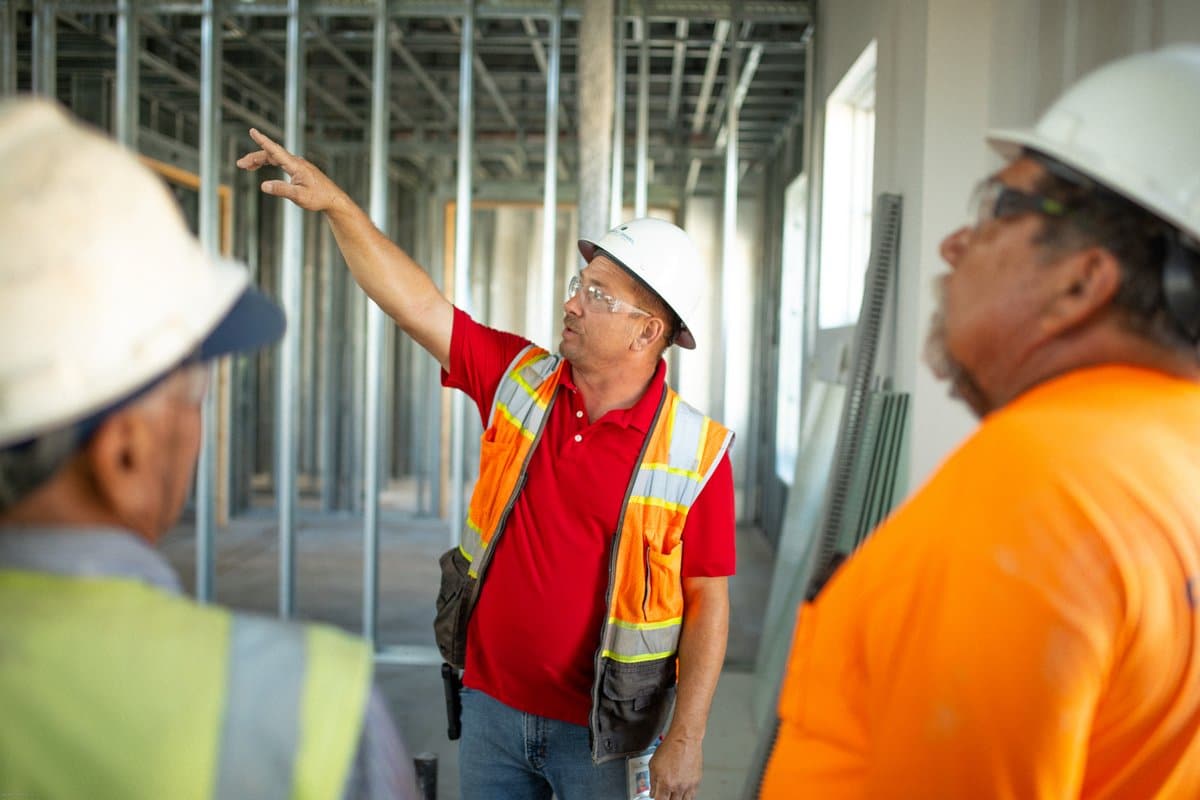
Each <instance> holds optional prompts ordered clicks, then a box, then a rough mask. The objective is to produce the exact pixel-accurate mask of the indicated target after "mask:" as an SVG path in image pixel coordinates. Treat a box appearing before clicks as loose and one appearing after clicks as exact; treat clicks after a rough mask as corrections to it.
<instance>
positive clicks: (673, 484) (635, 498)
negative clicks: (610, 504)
mask: <svg viewBox="0 0 1200 800" xmlns="http://www.w3.org/2000/svg"><path fill="white" fill-rule="evenodd" d="M692 476H695V477H692ZM700 488H701V486H700V476H699V474H698V473H694V472H692V473H687V472H684V471H683V470H674V469H672V468H671V467H670V465H668V464H654V465H651V466H647V465H645V464H643V465H642V466H641V468H640V469H638V474H637V477H636V478H634V480H633V493H632V494H631V495H630V497H629V502H631V503H633V502H642V498H658V499H660V500H664V501H666V502H667V503H669V504H671V505H672V506H677V507H679V510H680V511H687V510H688V509H689V508H691V505H692V503H694V502H696V497H697V496H699V494H700Z"/></svg>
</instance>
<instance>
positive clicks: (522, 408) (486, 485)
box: [434, 345, 733, 763]
mask: <svg viewBox="0 0 1200 800" xmlns="http://www.w3.org/2000/svg"><path fill="white" fill-rule="evenodd" d="M564 363H565V362H564V360H563V358H562V357H561V356H558V355H551V354H549V353H548V352H547V351H545V350H543V349H541V348H538V347H536V346H534V345H528V346H526V347H525V349H523V350H522V351H521V352H520V353H518V354H517V357H516V358H515V359H513V361H512V363H510V364H509V366H508V368H507V369H506V370H505V374H504V377H503V378H502V379H501V381H500V385H499V386H498V387H497V389H496V395H495V398H494V399H493V401H492V410H491V414H490V416H489V418H488V429H487V431H486V432H485V433H484V436H483V445H482V450H481V453H480V457H479V480H478V481H477V483H476V484H475V491H474V493H473V494H472V496H471V504H470V508H469V511H468V515H467V521H466V525H465V527H464V530H463V534H462V544H460V545H459V546H458V547H456V548H452V549H451V550H449V551H447V552H446V553H445V554H444V555H443V556H442V559H441V562H442V591H441V593H440V594H439V596H438V618H437V621H436V622H435V623H434V628H435V631H436V633H437V639H438V646H439V648H441V651H442V655H443V657H445V659H446V660H447V661H448V662H450V663H451V664H453V665H455V666H456V667H462V666H463V664H464V663H465V661H466V657H465V656H466V639H467V621H468V619H469V618H470V615H471V610H472V609H473V608H474V605H475V601H476V599H477V598H478V596H479V589H480V586H481V585H482V580H483V577H484V576H485V575H486V573H487V568H488V563H489V562H490V561H491V555H492V552H493V551H494V550H495V547H494V544H495V542H496V541H497V540H498V538H499V536H500V534H501V532H502V531H503V530H504V523H505V522H506V521H507V519H508V514H509V512H510V511H511V510H512V507H513V505H514V504H515V503H516V500H517V497H518V495H519V494H520V492H521V489H522V488H523V487H524V485H525V476H526V471H527V469H528V466H529V459H530V456H531V455H532V454H533V449H534V448H535V447H536V446H537V443H538V440H539V439H540V438H541V433H542V429H543V428H544V426H545V423H546V420H547V419H548V418H549V415H550V408H551V406H552V405H553V403H554V399H555V396H556V392H557V389H558V386H559V383H560V381H561V378H562V369H563V365H564ZM732 441H733V433H732V432H730V431H729V430H728V429H727V428H725V427H724V426H722V425H721V424H720V423H718V422H715V421H713V420H712V419H709V418H708V417H706V416H704V415H703V414H701V413H700V412H699V411H697V410H696V409H694V408H692V407H691V406H689V405H688V404H687V403H685V402H683V401H682V400H681V399H680V398H679V395H678V394H676V393H675V391H674V390H672V389H671V388H670V387H669V386H668V387H666V390H665V391H664V392H663V398H662V401H661V402H660V403H659V407H658V411H657V412H656V414H655V420H654V424H653V426H652V427H651V429H650V435H649V436H647V437H646V441H645V443H644V444H643V446H642V454H641V457H640V463H639V465H638V467H637V469H635V470H634V471H633V475H632V477H631V478H630V482H629V488H628V489H627V490H626V492H625V502H624V505H623V506H622V508H621V514H620V517H619V519H620V524H619V525H618V528H617V531H616V534H615V536H614V537H613V543H612V548H611V553H612V555H611V561H610V562H609V578H608V580H609V583H608V592H607V598H608V604H607V613H606V614H605V621H604V625H603V627H602V628H601V631H600V638H599V642H600V646H599V647H598V648H597V649H596V677H595V683H594V684H593V687H592V711H591V714H590V728H591V734H592V737H591V738H592V758H593V760H594V761H596V763H601V762H603V761H608V760H610V759H613V758H618V757H621V756H626V755H630V754H634V753H640V752H642V751H643V750H645V749H646V748H647V747H649V746H650V744H651V743H652V742H653V741H654V738H655V737H656V736H658V734H659V733H660V732H661V731H662V728H663V726H664V724H665V723H666V719H667V716H668V715H669V713H670V710H671V707H672V705H673V703H674V697H675V675H676V651H677V650H678V646H679V633H680V630H681V628H682V624H683V585H682V578H681V575H680V571H681V568H682V563H683V548H682V546H681V545H682V538H683V527H684V522H685V521H686V519H687V513H688V509H690V508H691V506H692V503H694V502H695V501H696V498H697V497H699V495H700V491H701V490H702V489H703V488H704V486H705V484H706V483H707V482H708V480H709V478H711V477H712V474H713V472H714V471H715V470H716V467H717V464H718V463H720V460H721V457H722V456H723V455H724V454H725V451H726V450H727V449H728V448H729V445H730V444H731V443H732Z"/></svg>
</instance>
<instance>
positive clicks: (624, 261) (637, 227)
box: [579, 217, 704, 350]
mask: <svg viewBox="0 0 1200 800" xmlns="http://www.w3.org/2000/svg"><path fill="white" fill-rule="evenodd" d="M597 250H603V251H604V252H605V253H607V254H608V255H609V256H611V257H612V258H613V259H614V260H615V261H617V262H618V263H619V264H620V265H621V266H623V267H624V268H625V269H627V270H629V271H630V272H631V273H633V274H634V275H635V276H636V277H637V278H638V279H640V280H641V281H642V283H644V284H646V286H648V287H650V289H651V290H652V291H653V292H654V293H655V294H657V295H658V296H659V297H660V298H661V299H662V301H663V302H664V303H666V304H667V306H668V307H669V308H670V309H671V310H672V311H674V312H675V315H676V316H677V317H679V319H680V322H682V327H681V329H680V331H679V335H678V336H676V337H675V343H676V344H678V345H679V346H680V347H683V348H685V349H687V350H694V349H695V347H696V338H695V337H694V336H693V335H692V331H691V329H690V328H689V327H688V320H695V318H696V314H697V312H699V310H700V301H701V300H702V299H703V291H702V288H703V284H704V280H703V279H702V275H701V274H700V272H699V268H700V253H699V251H698V250H696V245H695V244H693V243H692V239H691V237H690V236H688V235H687V234H686V233H684V231H683V229H682V228H680V227H678V226H676V225H672V224H671V223H670V222H667V221H666V220H662V219H652V218H650V217H644V218H642V219H635V220H633V221H632V222H626V223H625V224H624V225H618V226H617V227H615V228H613V229H612V230H611V231H609V232H608V233H606V234H604V235H603V236H601V237H600V238H599V239H598V240H597V241H594V242H593V241H592V240H590V239H580V240H579V252H580V253H581V254H582V255H583V259H584V261H591V260H592V258H593V257H594V256H595V255H596V251H597Z"/></svg>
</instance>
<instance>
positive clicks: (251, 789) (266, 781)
mask: <svg viewBox="0 0 1200 800" xmlns="http://www.w3.org/2000/svg"><path fill="white" fill-rule="evenodd" d="M305 658H306V650H305V632H304V628H302V627H300V626H298V625H285V624H281V623H279V622H275V621H273V620H268V619H260V618H258V617H251V616H241V615H238V616H234V617H233V619H232V621H231V624H230V630H229V677H228V685H227V687H226V690H225V720H224V723H223V725H222V730H221V744H220V756H219V761H218V763H217V776H216V781H214V786H215V789H214V792H213V796H214V797H218V798H224V797H253V798H256V799H257V798H261V800H276V799H278V800H288V798H290V797H291V795H292V777H293V775H294V774H295V767H296V751H297V749H298V747H299V744H300V708H301V703H302V702H303V700H304V671H305Z"/></svg>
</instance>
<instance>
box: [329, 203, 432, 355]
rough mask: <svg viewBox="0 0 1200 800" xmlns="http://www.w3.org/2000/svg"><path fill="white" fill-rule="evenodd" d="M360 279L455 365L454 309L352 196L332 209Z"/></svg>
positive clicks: (399, 320)
mask: <svg viewBox="0 0 1200 800" xmlns="http://www.w3.org/2000/svg"><path fill="white" fill-rule="evenodd" d="M326 217H327V218H328V220H329V226H330V228H331V229H332V230H333V235H334V238H335V239H336V240H337V245H338V249H339V250H341V252H342V255H343V256H344V257H345V259H346V265H347V266H348V267H349V268H350V272H351V273H352V274H353V275H354V280H355V281H357V282H358V285H359V286H361V287H362V289H363V291H365V292H366V293H367V296H368V297H370V298H371V299H372V300H374V301H375V303H376V304H378V306H379V307H380V308H381V309H383V312H384V313H385V314H387V315H388V316H389V317H391V318H392V319H393V320H395V321H396V324H397V325H399V326H400V328H401V329H402V330H404V332H405V333H407V334H409V335H410V336H412V337H413V338H414V339H415V340H416V341H417V344H419V345H421V346H422V347H424V348H425V349H426V350H428V351H429V352H430V353H432V354H433V356H434V357H435V358H437V360H438V361H439V362H441V364H442V366H443V367H445V366H446V365H447V362H448V361H449V355H450V353H449V341H450V330H451V327H452V326H453V321H454V317H453V309H452V307H451V306H450V303H449V301H448V300H446V298H445V296H443V295H442V293H441V291H440V290H439V289H438V288H437V285H436V284H434V282H433V280H432V278H430V277H429V275H428V274H427V273H426V272H425V270H424V269H422V268H421V265H420V264H418V263H417V262H416V261H414V260H413V259H412V258H411V257H410V256H409V255H408V253H406V252H404V250H402V249H401V248H400V247H398V246H397V245H396V244H395V243H393V242H392V241H391V240H390V239H388V238H387V237H386V236H384V235H383V233H382V232H381V231H380V230H379V229H378V228H377V227H376V226H375V224H374V223H373V222H372V221H371V218H370V217H368V216H367V214H366V212H365V211H363V210H362V209H361V208H359V207H358V206H357V205H356V204H355V203H354V201H353V200H351V199H350V197H349V196H348V195H345V194H344V193H343V194H342V196H341V198H339V200H338V201H337V202H336V203H334V204H332V205H331V206H330V207H329V209H328V210H327V211H326Z"/></svg>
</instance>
